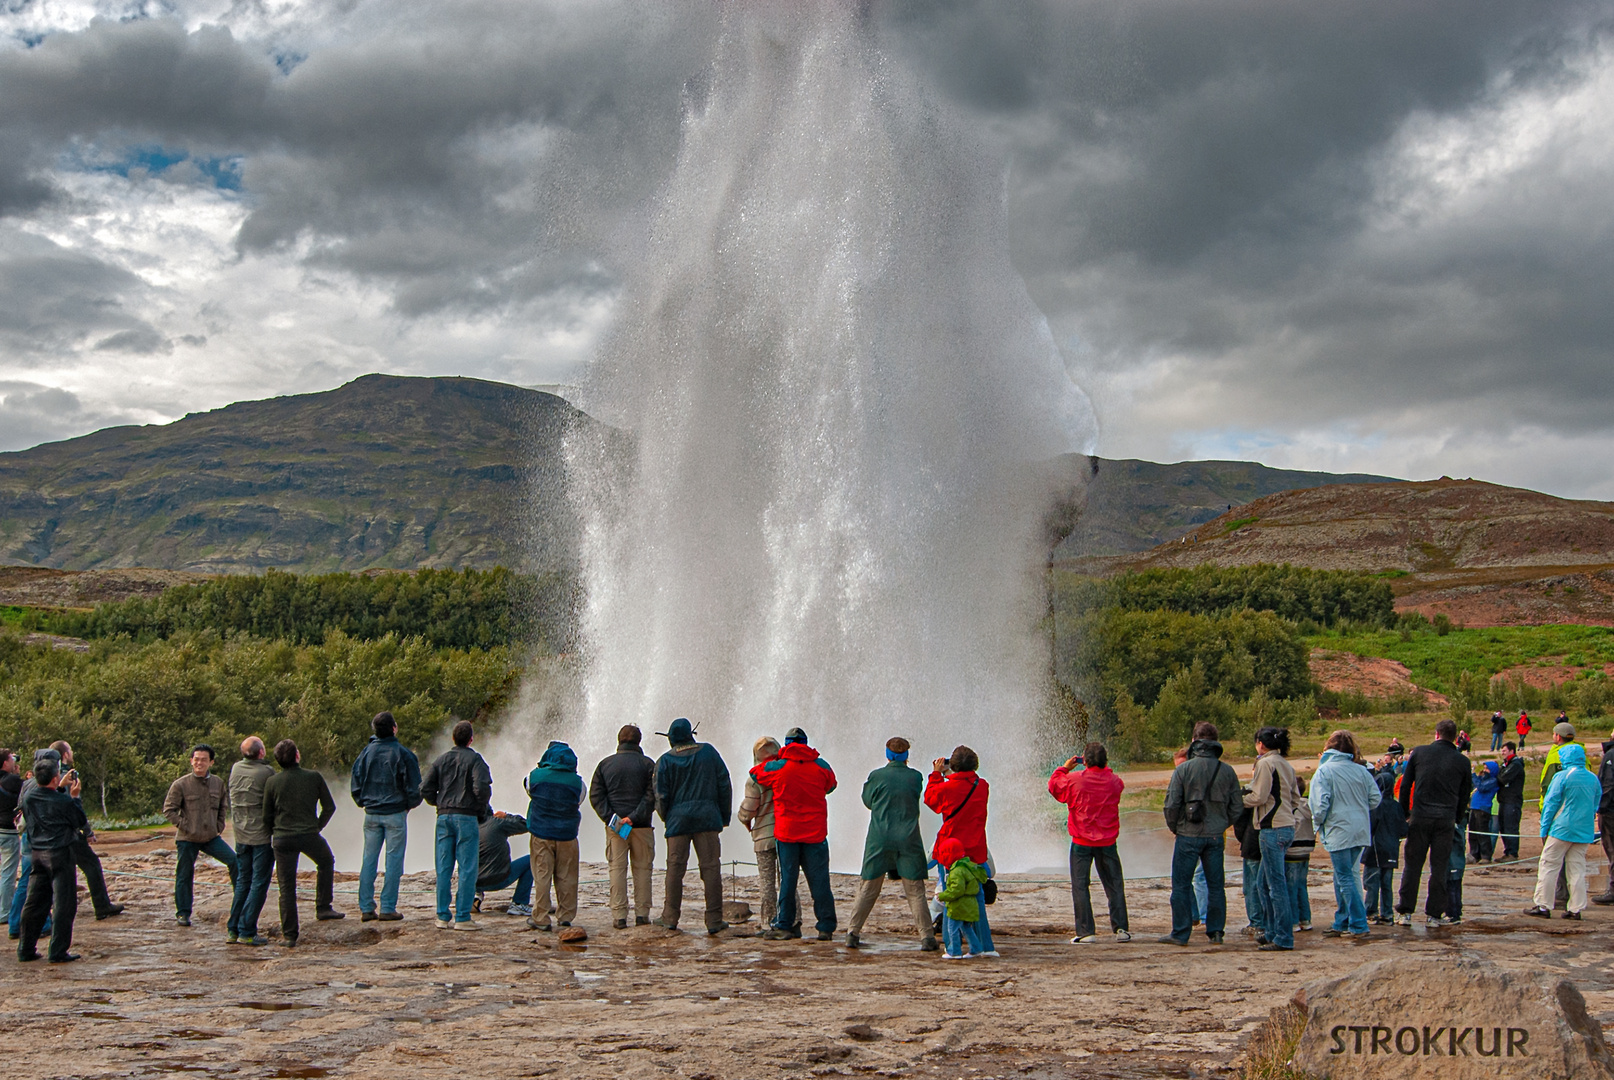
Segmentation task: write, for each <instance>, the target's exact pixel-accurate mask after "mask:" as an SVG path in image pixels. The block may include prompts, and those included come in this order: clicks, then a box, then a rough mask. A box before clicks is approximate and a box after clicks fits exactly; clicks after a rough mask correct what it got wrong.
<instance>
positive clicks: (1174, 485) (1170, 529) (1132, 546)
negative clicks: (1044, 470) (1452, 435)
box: [1054, 455, 1392, 562]
mask: <svg viewBox="0 0 1614 1080" xmlns="http://www.w3.org/2000/svg"><path fill="white" fill-rule="evenodd" d="M1071 460H1072V471H1089V472H1091V477H1090V479H1089V480H1088V486H1087V506H1086V509H1085V510H1084V511H1083V512H1082V515H1081V517H1080V519H1079V520H1078V523H1077V526H1076V531H1075V532H1073V533H1071V534H1070V536H1069V537H1068V538H1067V539H1066V540H1065V542H1064V543H1063V544H1061V545H1060V546H1059V548H1058V549H1057V550H1056V551H1055V553H1054V557H1055V559H1056V560H1058V561H1061V562H1066V561H1070V560H1084V559H1091V558H1095V557H1105V556H1118V555H1129V554H1132V553H1134V552H1140V551H1147V550H1148V549H1150V548H1152V547H1154V546H1156V545H1157V544H1163V543H1166V542H1167V541H1169V540H1175V539H1177V538H1178V537H1180V536H1183V535H1185V534H1187V533H1188V532H1190V531H1192V530H1193V529H1194V528H1195V527H1196V526H1199V525H1202V524H1204V523H1205V522H1207V521H1210V520H1212V519H1214V518H1217V517H1220V516H1221V515H1222V514H1224V513H1225V512H1226V511H1227V510H1229V509H1230V508H1232V507H1234V506H1240V505H1243V504H1244V503H1247V502H1251V501H1253V500H1255V499H1259V498H1261V497H1262V496H1265V495H1272V494H1275V493H1277V492H1280V491H1291V490H1293V489H1295V488H1315V487H1323V486H1325V485H1332V484H1371V483H1379V482H1390V481H1391V479H1392V478H1391V477H1387V476H1372V475H1368V474H1366V473H1325V472H1300V471H1296V470H1292V469H1269V468H1267V467H1266V466H1265V465H1258V464H1256V463H1255V462H1253V461H1181V462H1177V463H1176V464H1172V465H1160V464H1156V463H1155V462H1153V461H1138V460H1135V459H1131V458H1125V459H1121V460H1106V459H1104V458H1097V459H1083V458H1079V457H1076V456H1074V455H1073V456H1072V459H1071ZM1089 462H1092V463H1093V464H1096V471H1092V470H1091V468H1089V469H1086V470H1083V469H1082V466H1084V465H1088V463H1089Z"/></svg>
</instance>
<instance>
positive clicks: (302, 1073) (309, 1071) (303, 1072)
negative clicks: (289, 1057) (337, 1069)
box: [269, 1065, 331, 1080]
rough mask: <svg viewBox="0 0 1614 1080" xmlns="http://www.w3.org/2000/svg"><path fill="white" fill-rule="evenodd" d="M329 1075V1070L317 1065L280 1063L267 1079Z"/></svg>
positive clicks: (310, 1078) (292, 1079) (310, 1079)
mask: <svg viewBox="0 0 1614 1080" xmlns="http://www.w3.org/2000/svg"><path fill="white" fill-rule="evenodd" d="M329 1075H331V1070H329V1069H322V1068H320V1067H319V1066H318V1065H282V1066H281V1067H280V1068H278V1069H276V1070H275V1071H274V1072H272V1073H270V1074H269V1080H313V1078H315V1077H320V1076H329Z"/></svg>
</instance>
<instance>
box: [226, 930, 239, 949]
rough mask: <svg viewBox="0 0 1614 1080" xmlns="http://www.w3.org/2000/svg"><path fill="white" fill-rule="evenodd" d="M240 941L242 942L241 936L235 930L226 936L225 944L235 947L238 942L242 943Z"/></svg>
mask: <svg viewBox="0 0 1614 1080" xmlns="http://www.w3.org/2000/svg"><path fill="white" fill-rule="evenodd" d="M240 940H241V935H240V934H237V933H236V932H235V931H234V930H231V931H230V932H229V933H228V934H225V935H224V944H226V945H234V944H235V943H236V942H237V941H240Z"/></svg>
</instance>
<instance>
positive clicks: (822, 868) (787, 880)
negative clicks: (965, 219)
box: [773, 837, 835, 934]
mask: <svg viewBox="0 0 1614 1080" xmlns="http://www.w3.org/2000/svg"><path fill="white" fill-rule="evenodd" d="M774 847H775V849H776V850H777V851H778V852H779V903H778V908H777V913H776V914H775V915H774V917H773V926H774V929H775V930H788V929H790V927H789V926H788V925H786V926H781V925H780V919H781V918H783V919H787V920H788V919H789V918H790V914H789V913H790V912H792V911H795V910H796V906H797V903H798V901H797V899H796V886H797V884H798V878H799V877H800V875H801V874H802V873H805V874H806V875H807V891H808V892H810V893H812V894H813V915H814V917H815V918H816V919H817V920H818V921H817V923H816V924H815V925H816V926H817V927H818V932H819V933H820V934H833V933H834V932H835V893H834V892H832V891H831V890H830V887H829V841H828V840H820V841H819V842H818V843H816V844H800V843H792V842H791V841H789V840H780V839H778V838H777V837H775V840H774Z"/></svg>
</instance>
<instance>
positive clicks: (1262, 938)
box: [1255, 934, 1272, 946]
mask: <svg viewBox="0 0 1614 1080" xmlns="http://www.w3.org/2000/svg"><path fill="white" fill-rule="evenodd" d="M1271 941H1272V939H1271V938H1269V937H1267V936H1266V935H1265V934H1257V935H1255V943H1256V945H1257V946H1260V945H1267V944H1270V943H1271Z"/></svg>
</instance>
